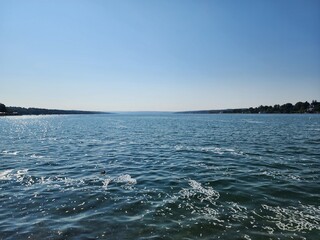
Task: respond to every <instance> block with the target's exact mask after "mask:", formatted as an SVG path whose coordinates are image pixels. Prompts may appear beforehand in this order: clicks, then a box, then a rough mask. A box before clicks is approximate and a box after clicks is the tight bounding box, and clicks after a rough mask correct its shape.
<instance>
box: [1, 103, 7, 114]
mask: <svg viewBox="0 0 320 240" xmlns="http://www.w3.org/2000/svg"><path fill="white" fill-rule="evenodd" d="M0 112H7V108H6V105H4V104H2V103H0Z"/></svg>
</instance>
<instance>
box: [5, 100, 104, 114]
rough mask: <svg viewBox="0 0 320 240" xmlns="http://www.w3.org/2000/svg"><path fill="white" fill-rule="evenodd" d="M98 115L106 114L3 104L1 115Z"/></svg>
mask: <svg viewBox="0 0 320 240" xmlns="http://www.w3.org/2000/svg"><path fill="white" fill-rule="evenodd" d="M98 113H105V112H94V111H78V110H58V109H44V108H23V107H6V106H5V105H4V104H3V103H0V115H2V116H3V115H53V114H98Z"/></svg>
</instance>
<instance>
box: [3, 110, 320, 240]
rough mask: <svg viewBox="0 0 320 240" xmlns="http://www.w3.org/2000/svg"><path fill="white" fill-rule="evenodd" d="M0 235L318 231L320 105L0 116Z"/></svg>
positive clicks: (282, 235) (285, 234)
mask: <svg viewBox="0 0 320 240" xmlns="http://www.w3.org/2000/svg"><path fill="white" fill-rule="evenodd" d="M0 239H320V115H309V114H304V115H262V114H261V115H241V114H239V115H227V114H218V115H184V114H140V115H138V114H110V115H74V116H71V115H70V116H20V117H2V118H0Z"/></svg>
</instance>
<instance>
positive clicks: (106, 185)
mask: <svg viewBox="0 0 320 240" xmlns="http://www.w3.org/2000/svg"><path fill="white" fill-rule="evenodd" d="M110 182H111V178H107V179H105V180H103V181H102V184H103V187H104V188H105V189H107V188H108V185H109V183H110Z"/></svg>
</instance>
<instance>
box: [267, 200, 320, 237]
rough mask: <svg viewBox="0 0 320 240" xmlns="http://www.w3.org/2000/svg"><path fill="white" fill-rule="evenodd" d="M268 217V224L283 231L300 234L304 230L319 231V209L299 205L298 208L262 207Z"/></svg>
mask: <svg viewBox="0 0 320 240" xmlns="http://www.w3.org/2000/svg"><path fill="white" fill-rule="evenodd" d="M262 208H263V209H264V210H265V211H268V212H269V213H270V215H268V216H267V217H266V219H267V220H269V221H270V222H274V223H275V225H276V226H277V227H278V228H279V229H281V230H285V231H290V232H300V231H304V230H313V229H316V230H320V207H315V206H312V205H302V204H301V205H300V206H298V207H294V206H289V207H283V208H282V207H279V206H276V207H273V206H268V205H266V204H263V205H262Z"/></svg>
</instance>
